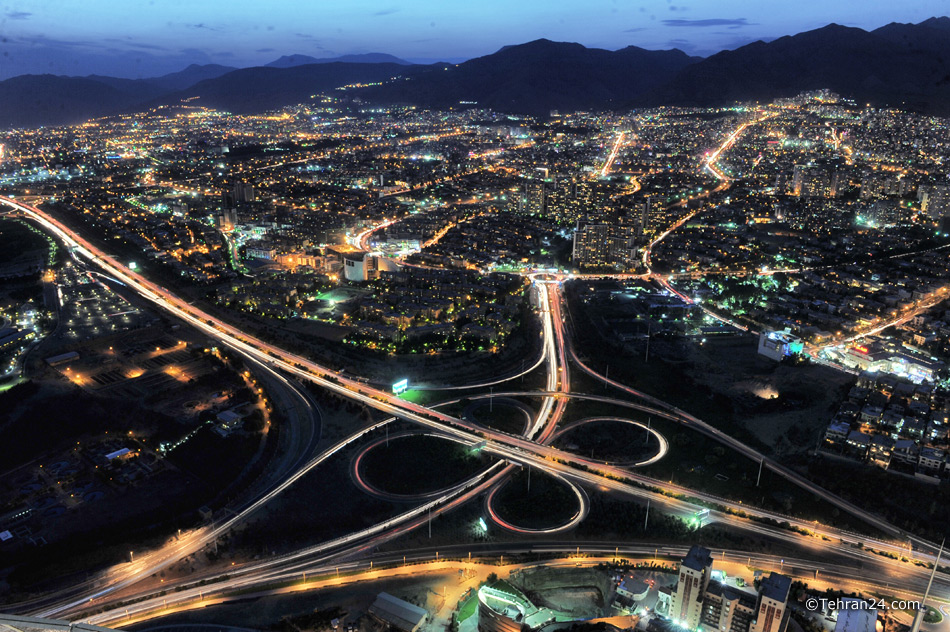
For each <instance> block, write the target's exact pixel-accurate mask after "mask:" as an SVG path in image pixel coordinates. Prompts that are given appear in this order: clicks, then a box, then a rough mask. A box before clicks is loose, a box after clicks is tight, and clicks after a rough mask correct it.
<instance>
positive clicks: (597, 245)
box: [573, 221, 637, 267]
mask: <svg viewBox="0 0 950 632" xmlns="http://www.w3.org/2000/svg"><path fill="white" fill-rule="evenodd" d="M636 254H637V227H636V226H631V225H629V224H607V223H605V222H585V221H579V222H578V223H577V230H576V231H575V232H574V253H573V255H574V257H573V259H574V264H575V265H577V266H580V267H600V266H622V267H627V266H629V265H631V264H632V263H633V262H634V261H635V260H636Z"/></svg>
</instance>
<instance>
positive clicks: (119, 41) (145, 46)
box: [103, 37, 168, 50]
mask: <svg viewBox="0 0 950 632" xmlns="http://www.w3.org/2000/svg"><path fill="white" fill-rule="evenodd" d="M130 39H132V38H126V39H120V38H118V37H107V38H106V39H105V40H103V41H106V42H114V43H116V44H122V45H123V46H127V47H129V48H138V49H142V50H168V49H167V48H166V47H164V46H159V45H158V44H143V43H139V42H131V41H129V40H130Z"/></svg>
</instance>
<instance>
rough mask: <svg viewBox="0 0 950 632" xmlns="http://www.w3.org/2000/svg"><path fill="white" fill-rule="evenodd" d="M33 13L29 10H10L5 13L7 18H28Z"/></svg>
mask: <svg viewBox="0 0 950 632" xmlns="http://www.w3.org/2000/svg"><path fill="white" fill-rule="evenodd" d="M31 15H33V14H32V13H30V12H29V11H10V12H9V13H7V14H6V16H5V17H6V18H7V19H8V20H28V19H30V16H31Z"/></svg>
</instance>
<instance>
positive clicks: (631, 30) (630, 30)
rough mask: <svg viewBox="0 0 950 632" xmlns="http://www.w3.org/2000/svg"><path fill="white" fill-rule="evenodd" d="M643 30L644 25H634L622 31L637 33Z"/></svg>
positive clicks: (645, 28) (644, 28)
mask: <svg viewBox="0 0 950 632" xmlns="http://www.w3.org/2000/svg"><path fill="white" fill-rule="evenodd" d="M645 30H647V27H645V26H637V27H634V28H632V29H624V31H623V32H624V33H639V32H640V31H645Z"/></svg>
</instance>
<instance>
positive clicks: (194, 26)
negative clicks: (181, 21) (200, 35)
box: [188, 22, 221, 31]
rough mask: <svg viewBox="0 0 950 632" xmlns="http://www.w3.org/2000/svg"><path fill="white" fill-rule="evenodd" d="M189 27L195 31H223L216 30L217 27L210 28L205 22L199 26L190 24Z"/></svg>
mask: <svg viewBox="0 0 950 632" xmlns="http://www.w3.org/2000/svg"><path fill="white" fill-rule="evenodd" d="M188 26H190V27H191V28H193V29H204V30H206V31H220V30H221V29H219V28H215V27H213V26H208V25H207V24H205V23H204V22H199V23H198V24H189V25H188Z"/></svg>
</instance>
